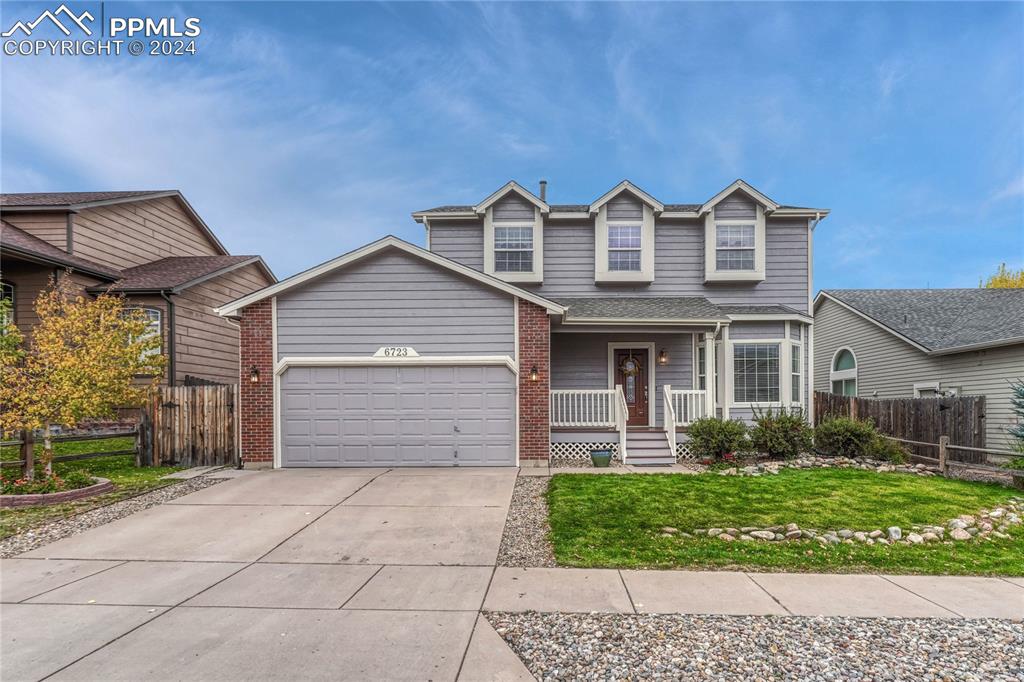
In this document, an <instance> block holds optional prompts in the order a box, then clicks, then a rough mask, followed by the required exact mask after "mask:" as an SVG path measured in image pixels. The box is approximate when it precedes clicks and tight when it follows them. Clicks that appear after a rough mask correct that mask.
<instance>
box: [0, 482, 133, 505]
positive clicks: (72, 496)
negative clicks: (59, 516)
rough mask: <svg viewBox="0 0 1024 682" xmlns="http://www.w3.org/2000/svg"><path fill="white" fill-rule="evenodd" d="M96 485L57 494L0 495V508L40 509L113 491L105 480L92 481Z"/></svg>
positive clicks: (112, 487)
mask: <svg viewBox="0 0 1024 682" xmlns="http://www.w3.org/2000/svg"><path fill="white" fill-rule="evenodd" d="M93 480H95V481H96V483H94V484H92V485H87V486H85V487H84V488H75V489H74V490H62V491H60V492H57V493H32V494H29V495H0V507H4V508H10V507H41V506H48V505H51V504H61V503H62V502H71V501H73V500H80V499H82V498H83V497H92V496H93V495H102V494H103V493H109V492H110V491H111V490H113V489H114V484H113V483H111V482H110V480H109V479H106V478H95V479H93Z"/></svg>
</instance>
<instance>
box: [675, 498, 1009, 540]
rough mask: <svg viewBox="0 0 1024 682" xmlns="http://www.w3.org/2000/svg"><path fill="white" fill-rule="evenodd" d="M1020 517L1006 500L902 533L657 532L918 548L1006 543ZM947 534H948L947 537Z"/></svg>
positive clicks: (794, 528) (791, 529)
mask: <svg viewBox="0 0 1024 682" xmlns="http://www.w3.org/2000/svg"><path fill="white" fill-rule="evenodd" d="M1021 514H1024V499H1021V498H1018V497H1013V498H1010V500H1009V502H1007V503H1006V504H1005V505H1003V506H1002V507H996V508H995V509H992V510H988V509H982V510H981V511H979V512H978V513H977V514H962V515H960V516H958V517H957V518H955V519H950V520H949V521H947V522H946V525H944V526H911V527H910V528H909V529H904V528H901V527H899V526H889V527H888V528H887V529H885V530H884V531H883V530H882V529H881V528H876V529H874V530H870V531H863V530H856V531H855V530H850V529H849V528H843V529H840V530H825V531H820V530H813V529H810V528H801V527H800V526H798V525H797V524H795V523H788V524H786V525H784V526H768V527H766V528H758V527H756V526H744V527H743V528H695V529H694V530H693V533H692V534H691V533H686V532H683V531H680V530H679V529H678V528H672V527H671V526H665V527H663V528H662V529H661V530H660V536H661V537H679V538H683V539H693V538H694V537H709V538H718V539H719V540H724V541H725V542H733V541H736V540H741V541H747V542H749V541H756V540H760V541H764V542H783V541H787V540H814V541H816V542H817V543H818V544H820V545H822V546H825V545H838V544H840V543H843V544H847V545H854V544H865V545H895V544H900V545H922V544H925V543H928V542H949V541H958V542H963V541H967V540H994V539H999V540H1008V539H1010V529H1011V527H1013V526H1019V525H1021V524H1022V523H1024V519H1022V518H1021ZM947 531H948V534H947Z"/></svg>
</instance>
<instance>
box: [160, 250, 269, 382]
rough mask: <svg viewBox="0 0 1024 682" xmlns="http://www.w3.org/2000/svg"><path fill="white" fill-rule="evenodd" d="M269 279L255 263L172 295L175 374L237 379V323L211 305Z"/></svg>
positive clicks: (261, 284) (261, 286)
mask: <svg viewBox="0 0 1024 682" xmlns="http://www.w3.org/2000/svg"><path fill="white" fill-rule="evenodd" d="M270 283H271V282H270V280H269V279H268V278H267V277H266V276H265V275H264V274H263V273H262V271H261V270H260V269H259V267H258V266H257V265H256V264H252V265H247V266H245V267H243V268H239V269H237V270H232V271H231V272H228V273H226V274H223V275H221V276H219V277H215V278H213V279H210V280H207V281H206V282H203V283H201V284H197V285H195V286H194V287H190V288H188V289H186V290H185V291H183V292H182V293H181V294H179V295H177V296H174V297H173V300H174V309H175V315H176V319H175V338H176V346H177V347H176V348H175V351H176V353H177V363H176V367H175V375H176V378H177V381H178V382H179V383H180V382H181V381H184V379H185V376H186V375H189V376H194V377H199V378H202V379H208V380H210V381H218V382H222V383H235V382H237V381H238V325H237V324H235V323H233V322H230V321H228V320H226V319H224V318H223V317H220V316H219V315H217V314H216V313H214V312H213V309H214V308H216V307H218V306H220V305H223V304H224V303H227V302H228V301H233V300H235V299H236V298H241V297H242V296H244V295H246V294H248V293H250V292H253V291H256V290H257V289H262V288H263V287H265V286H267V285H268V284H270Z"/></svg>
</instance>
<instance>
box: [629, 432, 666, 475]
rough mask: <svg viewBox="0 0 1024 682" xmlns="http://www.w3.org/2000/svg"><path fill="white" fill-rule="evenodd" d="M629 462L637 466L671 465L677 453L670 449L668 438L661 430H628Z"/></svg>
mask: <svg viewBox="0 0 1024 682" xmlns="http://www.w3.org/2000/svg"><path fill="white" fill-rule="evenodd" d="M626 449H627V451H628V452H627V458H626V463H627V464H635V465H637V466H670V465H672V464H675V461H676V458H675V455H674V454H673V453H672V451H671V450H669V447H668V439H667V438H666V437H665V432H664V431H661V430H657V431H654V430H651V431H627V432H626Z"/></svg>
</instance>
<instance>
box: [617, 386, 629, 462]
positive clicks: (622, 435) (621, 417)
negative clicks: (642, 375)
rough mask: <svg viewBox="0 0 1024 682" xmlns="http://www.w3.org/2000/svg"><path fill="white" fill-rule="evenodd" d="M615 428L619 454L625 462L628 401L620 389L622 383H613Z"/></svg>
mask: <svg viewBox="0 0 1024 682" xmlns="http://www.w3.org/2000/svg"><path fill="white" fill-rule="evenodd" d="M615 401H616V410H615V428H616V430H617V431H618V432H619V456H620V457H621V458H622V463H623V464H625V463H626V423H627V422H628V421H629V403H627V402H626V394H625V393H623V391H622V384H615Z"/></svg>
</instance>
